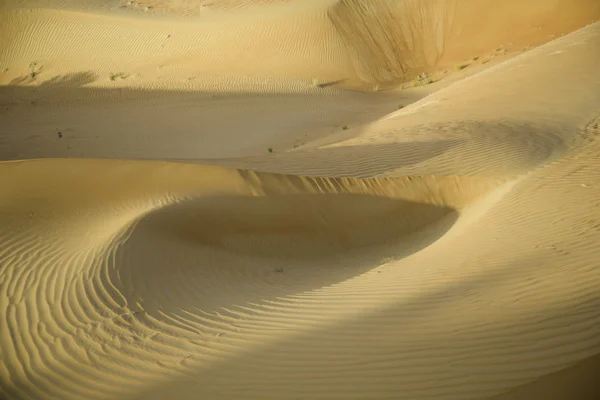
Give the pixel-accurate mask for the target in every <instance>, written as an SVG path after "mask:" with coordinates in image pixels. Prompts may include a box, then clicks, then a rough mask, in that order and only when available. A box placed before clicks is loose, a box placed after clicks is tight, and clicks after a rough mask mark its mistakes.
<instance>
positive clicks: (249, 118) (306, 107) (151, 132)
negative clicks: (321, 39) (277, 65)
mask: <svg viewBox="0 0 600 400" xmlns="http://www.w3.org/2000/svg"><path fill="white" fill-rule="evenodd" d="M94 79H95V77H94V76H93V74H92V73H90V72H82V73H78V74H70V75H66V76H60V77H54V78H52V79H50V80H48V81H46V82H44V83H41V84H40V85H38V86H30V85H28V86H14V85H13V86H0V125H1V126H2V129H1V131H0V160H18V159H31V158H127V159H139V158H149V159H158V160H164V159H211V158H216V157H219V158H223V157H248V156H257V155H263V154H264V155H269V152H268V149H269V148H273V149H274V153H282V152H286V151H287V150H292V149H294V148H295V147H297V146H302V145H303V144H305V143H308V142H311V141H312V140H317V139H322V138H324V137H328V136H329V135H333V134H337V133H340V132H342V131H343V130H342V127H343V126H346V125H348V126H350V127H351V129H350V130H349V131H347V132H348V135H349V136H350V137H351V136H353V135H360V134H361V132H362V128H361V126H362V125H365V124H366V125H368V124H370V123H371V122H373V121H375V120H377V119H378V118H380V117H382V116H384V115H387V114H389V113H391V112H394V111H397V110H398V105H399V104H402V105H404V106H406V105H408V104H410V103H412V102H414V101H417V100H419V97H417V96H416V95H415V94H411V93H404V92H401V93H398V92H396V93H392V92H379V93H373V92H354V91H348V90H342V89H337V88H334V87H325V88H322V89H317V90H315V91H314V93H301V92H300V93H283V92H279V93H278V92H276V91H273V88H272V87H267V86H265V91H268V93H257V92H247V93H244V92H223V91H218V92H210V91H202V92H198V91H196V92H194V91H175V90H161V89H156V90H141V89H136V88H123V87H118V88H117V87H115V88H95V87H89V86H85V85H86V84H89V83H91V82H92V81H93V80H94ZM103 79H104V78H103ZM105 79H106V82H108V84H109V85H110V84H111V83H110V82H111V81H110V80H109V78H108V77H105ZM115 85H116V83H115ZM253 90H256V88H254V89H253ZM58 132H61V134H62V136H59V135H58ZM343 132H346V131H343ZM272 155H275V154H272Z"/></svg>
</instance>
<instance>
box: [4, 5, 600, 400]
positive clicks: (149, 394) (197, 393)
mask: <svg viewBox="0 0 600 400" xmlns="http://www.w3.org/2000/svg"><path fill="white" fill-rule="evenodd" d="M175 3H177V2H170V3H168V4H169V7H171V8H170V10H171V11H169V12H173V11H172V10H174V9H178V7H184V6H185V4H184V3H185V2H181V3H177V4H179V5H175ZM217 3H218V2H217ZM221 3H222V4H221ZM266 3H268V4H266V5H265V6H264V7H266V8H265V10H267V9H268V10H269V13H272V14H268V15H271V16H272V25H265V24H264V21H263V22H261V23H257V22H250V20H251V19H252V18H256V17H252V18H250V17H248V15H259V14H260V13H258V12H257V11H256V10H259V9H260V7H259V6H258V5H256V4H251V3H250V2H248V1H242V0H239V1H229V2H220V3H218V4H217V5H219V7H217V5H215V6H214V7H213V8H215V12H217V9H218V10H221V11H218V12H219V13H224V14H222V15H221V14H219V15H221V16H220V17H219V18H224V19H223V20H221V19H219V23H214V26H212V27H210V29H209V28H207V27H206V26H205V25H203V26H202V27H201V28H200V29H206V31H205V33H202V32H199V31H198V30H197V29H198V28H194V27H191V26H189V25H186V24H188V23H189V22H190V21H189V20H185V21H179V22H177V23H175V22H173V21H170V22H168V21H166V20H164V19H162V20H158V19H155V18H149V19H148V20H142V19H139V18H137V17H136V18H137V19H131V20H130V21H129V20H127V19H126V18H125V17H123V16H122V15H121V14H119V15H118V16H115V15H116V14H115V15H112V14H111V15H108V16H107V15H100V14H90V13H82V12H81V10H80V11H77V12H73V11H67V12H65V11H60V12H59V11H56V10H37V11H34V12H24V11H23V9H22V8H18V7H13V8H11V9H10V10H6V11H5V10H3V11H1V12H2V13H4V14H2V15H3V18H7V19H5V20H10V21H12V22H11V24H7V25H3V27H2V28H1V29H4V31H3V32H8V33H10V34H11V35H13V36H12V38H13V39H14V40H16V42H11V43H17V44H16V45H10V46H8V45H7V46H4V47H2V52H0V54H1V55H2V58H0V62H4V63H6V64H7V65H8V67H7V68H9V71H7V72H6V73H5V74H4V75H2V77H3V78H2V79H4V80H3V81H2V82H4V83H5V86H2V87H0V104H1V105H2V110H1V111H0V126H1V127H2V128H0V129H1V131H0V154H1V155H2V160H8V161H5V162H2V163H0V316H1V318H2V320H1V323H0V398H2V399H4V398H6V399H56V398H58V399H165V398H169V399H198V398H202V399H221V398H222V399H232V398H235V399H238V398H239V399H243V398H245V399H298V398H314V399H325V398H326V399H334V398H344V399H490V400H491V399H498V400H500V399H529V398H548V399H565V398H577V399H580V398H581V399H594V398H597V395H598V394H599V388H598V386H597V379H596V377H597V374H596V371H597V368H598V360H597V356H598V354H599V353H600V313H599V311H598V310H600V297H599V293H600V270H599V269H598V259H600V244H599V242H598V237H599V234H600V231H599V227H600V220H599V219H598V215H600V203H599V200H598V199H600V172H599V171H600V168H599V167H600V165H599V163H600V142H598V137H599V135H600V128H599V126H600V95H599V94H600V73H599V72H598V68H597V66H598V65H600V50H599V49H600V25H599V24H598V23H596V24H593V25H590V26H587V27H586V28H584V29H581V30H579V31H577V32H574V33H572V34H570V35H567V36H565V37H564V38H560V39H558V40H555V41H552V42H551V43H548V44H546V45H544V46H541V47H538V48H535V49H533V50H531V51H529V52H526V53H523V54H521V55H519V56H517V57H515V58H512V59H510V60H507V61H504V62H497V63H495V65H494V66H492V67H490V68H488V69H485V70H483V71H482V72H480V73H473V75H472V76H470V77H467V78H465V79H458V78H456V80H457V81H456V82H455V83H453V84H446V83H444V80H442V81H440V82H437V83H435V84H432V85H429V88H428V87H417V88H412V89H408V90H405V91H383V92H357V91H349V90H347V89H343V88H342V87H339V86H336V85H337V84H333V85H329V84H328V83H327V82H335V81H336V80H337V79H342V78H344V77H347V76H348V74H350V72H348V71H352V73H353V74H354V75H353V76H354V78H353V79H357V81H361V79H362V78H360V77H361V76H366V75H365V72H364V71H371V72H372V71H376V72H377V71H380V70H379V68H380V67H381V66H382V65H388V64H386V63H385V62H384V61H381V60H380V61H378V62H375V63H373V60H369V59H363V58H361V57H360V56H358V55H357V54H359V53H360V52H361V51H362V50H360V49H362V48H364V46H365V42H360V41H357V40H354V39H348V37H344V34H341V35H339V34H335V33H333V32H332V33H331V34H330V33H326V32H330V31H329V28H328V25H327V24H325V22H324V21H328V20H329V18H330V16H331V15H332V14H331V13H332V10H334V9H335V10H334V11H335V12H341V11H340V10H339V7H342V6H343V7H345V8H343V7H342V8H343V10H345V11H344V12H346V13H347V14H348V15H350V16H352V15H354V14H352V13H353V12H355V11H354V10H355V9H354V8H352V5H353V3H352V2H339V3H336V4H328V5H326V6H323V5H319V6H318V7H316V6H315V7H312V6H311V7H312V8H311V7H309V6H306V5H303V6H298V5H294V6H293V7H292V6H290V7H289V8H286V7H285V5H286V2H285V1H283V0H282V1H272V2H266ZM289 3H290V4H291V3H292V2H289ZM309 3H310V2H309ZM541 3H543V2H540V4H541ZM65 4H66V3H65ZM159 4H167V2H165V3H156V4H155V6H156V9H158V8H159ZM307 4H308V3H307ZM381 4H384V2H382V3H381ZM415 4H416V3H415ZM440 4H441V2H440ZM449 4H450V2H447V4H446V6H449ZM457 4H458V6H460V5H461V3H460V2H457ZM584 4H585V2H582V3H581V10H583V9H585V6H584ZM405 5H406V6H408V5H410V4H409V2H406V4H405ZM458 6H457V7H458ZM65 7H66V6H65ZM294 7H295V8H294ZM336 7H337V8H336ZM67 8H68V7H67ZM165 9H166V7H165ZM548 9H552V7H550V6H549V7H548ZM386 10H387V9H386ZM416 10H417V11H418V10H420V9H419V8H417V9H416ZM581 10H580V11H578V12H581ZM589 10H591V9H588V11H589ZM157 11H158V10H157ZM167 11H168V10H167ZM167 11H165V12H167ZM434 11H436V12H439V13H443V12H445V11H440V10H439V9H438V8H436V9H434ZM123 12H125V11H123ZM127 12H130V11H127ZM131 12H133V11H131ZM255 12H256V14H253V13H255ZM499 12H500V11H499ZM150 13H151V12H150ZM237 13H241V14H240V15H246V16H245V17H244V18H245V19H240V21H239V25H240V26H241V27H240V30H239V31H237V33H236V32H230V33H228V34H227V33H224V32H225V29H224V28H223V25H221V24H229V25H227V26H228V27H231V26H233V25H235V24H234V23H233V22H225V21H226V20H227V18H231V16H232V15H238V14H237ZM547 13H548V15H550V11H547ZM9 14H10V18H8V17H7V16H8V15H9ZM575 14H577V12H574V11H573V12H572V14H569V15H571V17H570V18H575V17H573V15H575ZM188 15H195V14H194V13H193V12H191V11H190V13H188ZM338 15H341V14H338ZM386 15H387V14H386ZM413 15H414V14H413ZM427 15H429V14H427ZM294 18H297V21H301V23H300V22H298V23H297V25H294V26H296V27H298V26H302V27H303V29H305V28H306V27H307V26H312V27H313V28H314V29H313V30H311V32H312V33H313V34H315V35H317V36H319V37H321V38H326V39H327V40H326V42H327V43H329V45H330V46H331V47H330V48H325V50H323V51H322V52H321V50H319V48H317V47H315V48H312V49H311V48H305V47H300V48H301V49H302V51H300V50H299V48H294V47H293V46H294V45H293V44H291V43H286V42H290V41H289V40H287V41H286V40H284V38H283V37H281V38H280V39H281V42H279V43H281V45H282V46H284V47H285V46H288V47H285V48H286V49H287V50H285V51H283V50H281V49H280V51H279V54H273V56H272V58H268V57H266V58H264V59H262V60H255V61H254V62H253V63H249V64H248V65H247V66H246V67H247V70H246V72H244V71H245V70H244V65H240V64H239V63H238V64H230V63H229V62H226V61H224V58H221V57H220V56H219V55H218V53H216V51H217V50H215V49H217V48H218V45H217V44H215V43H221V44H222V43H226V42H227V40H229V43H230V47H228V49H229V50H227V51H225V52H224V53H228V52H229V53H231V54H238V55H240V54H245V53H243V51H242V50H240V49H242V48H244V46H245V45H243V44H239V47H238V48H237V49H238V50H235V51H234V50H232V49H235V45H236V41H235V40H234V39H235V37H236V34H240V33H241V32H244V34H245V35H249V34H250V32H252V31H253V30H254V32H255V33H256V36H257V38H256V41H255V44H256V46H258V47H260V46H259V44H260V42H261V40H262V41H263V43H268V42H269V41H271V40H272V37H273V36H282V33H283V32H287V33H288V34H289V35H290V36H288V39H289V37H291V36H293V34H294V33H293V32H295V30H293V29H292V30H291V31H289V30H287V31H286V30H285V29H284V28H283V27H279V28H277V26H279V25H278V24H279V23H280V22H281V21H284V20H285V22H286V23H289V22H290V21H291V20H293V19H294ZM407 18H408V17H407ZM350 19H352V18H350ZM565 20H569V18H565ZM23 21H27V24H25V25H19V23H20V22H23ZM53 21H55V22H56V21H67V22H66V23H65V24H64V25H61V24H58V23H55V22H53ZM306 21H313V22H311V24H313V25H310V24H308V25H306V24H305V23H306ZM44 24H46V25H44ZM372 25H373V24H371V23H369V24H366V25H365V26H372ZM23 26H28V27H30V28H31V31H30V34H32V35H34V34H35V33H34V32H39V33H37V35H38V36H37V38H39V39H40V40H42V39H44V38H45V37H48V38H49V39H48V42H47V43H46V45H47V44H48V43H59V42H56V41H55V39H52V35H54V37H55V38H56V37H60V36H63V37H65V38H66V39H65V43H71V44H73V43H84V42H85V40H87V39H86V38H88V37H92V36H94V35H91V34H89V33H85V32H86V31H85V29H90V32H93V33H95V34H97V35H96V39H95V41H96V43H98V44H99V47H97V48H96V49H95V50H96V51H95V52H94V51H91V50H80V51H78V52H73V54H74V55H73V56H69V55H68V54H67V53H68V52H67V50H61V48H58V47H55V48H48V50H47V53H43V52H42V50H44V49H46V48H47V46H46V45H39V44H37V42H35V41H32V42H27V41H23V40H21V41H20V42H19V41H18V40H17V39H16V38H19V37H23V34H22V31H21V29H22V27H23ZM44 26H47V28H44ZM281 26H284V24H283V23H281ZM349 26H350V25H349ZM49 27H53V28H49ZM75 27H77V28H75ZM90 27H92V28H90ZM172 28H177V29H180V31H177V32H179V33H178V34H181V38H180V39H179V40H180V41H179V42H177V45H176V46H174V48H173V49H172V51H173V53H172V54H171V56H174V57H175V56H177V57H180V56H181V55H182V54H186V53H188V54H193V53H189V52H190V51H191V50H190V49H192V48H193V47H192V45H193V43H194V42H195V41H197V40H199V39H202V40H205V42H204V43H205V44H203V45H202V46H204V47H202V46H201V48H202V49H203V51H207V49H209V48H210V46H214V48H213V50H212V51H207V55H206V60H209V61H210V62H206V63H202V62H198V61H193V62H190V63H186V62H185V61H181V60H183V58H179V59H177V60H178V61H173V63H172V70H171V72H169V73H165V74H164V75H162V81H161V79H158V78H159V76H160V75H159V74H158V73H155V72H152V73H149V72H143V73H142V72H139V71H142V69H143V68H142V69H140V70H139V71H138V72H136V73H135V74H137V75H135V74H134V75H133V76H129V75H127V74H126V73H124V75H127V76H126V77H123V76H113V77H114V78H115V79H114V80H113V79H111V78H110V76H109V74H110V72H109V71H112V70H113V69H114V62H116V61H117V60H122V61H123V62H124V63H128V62H129V63H131V64H130V65H128V68H131V69H135V68H138V67H139V65H141V64H143V63H142V62H137V63H136V62H135V58H136V57H135V56H134V54H135V53H133V52H131V53H132V54H131V55H130V54H127V52H126V50H127V49H128V46H126V45H122V47H119V45H116V47H111V45H110V43H111V41H112V40H113V39H114V38H115V37H113V36H111V35H114V34H115V33H113V32H117V33H116V34H117V35H118V34H123V35H129V36H128V37H129V38H132V37H138V38H139V37H141V38H144V40H142V41H141V42H137V43H142V42H144V41H145V40H146V39H149V38H152V37H153V35H155V36H156V38H162V35H164V34H167V35H168V34H169V33H168V31H169V29H172ZM53 29H56V30H57V32H58V33H52V31H53ZM61 29H62V31H61ZM69 29H74V31H73V32H79V33H80V35H79V36H77V35H71V36H68V35H66V32H68V31H69ZM244 29H246V31H244ZM261 29H264V30H261ZM465 29H466V28H465ZM134 32H135V33H134ZM206 32H212V33H206ZM261 32H262V33H261ZM273 32H278V34H277V35H273ZM99 33H102V34H99ZM172 34H173V35H174V36H175V34H174V33H172ZM86 35H88V36H86ZM194 35H195V36H194ZM204 35H208V36H210V35H213V36H212V38H213V39H210V40H209V39H206V38H204ZM227 35H229V36H227ZM261 35H262V36H261ZM228 37H229V39H227V38H228ZM361 37H366V36H364V35H363V36H361ZM214 38H217V39H218V40H217V39H214ZM248 40H250V39H249V38H248ZM348 40H351V41H352V43H354V47H350V48H348V47H347V41H348ZM53 41H54V42H53ZM69 41H70V42H69ZM345 41H346V42H345ZM103 43H104V44H103ZM147 43H154V42H152V40H150V41H149V42H147ZM275 43H278V42H275ZM336 43H338V44H340V43H341V44H342V47H340V48H338V50H336V51H337V52H338V53H335V51H333V50H331V49H332V48H337V47H336V46H337V44H336ZM3 44H4V43H3ZM152 46H153V45H152V44H148V47H147V48H145V47H143V46H142V47H141V48H138V47H136V46H134V48H136V49H137V50H136V51H137V57H138V58H139V60H142V61H144V62H146V61H147V64H148V65H150V66H156V65H157V64H160V63H162V59H161V57H163V56H164V53H161V52H156V51H155V49H154V48H153V47H152ZM261 46H264V45H261ZM258 47H257V48H258ZM119 48H120V49H121V50H118V49H119ZM111 49H112V50H111ZM92 50H93V49H92ZM61 51H64V53H62V54H63V55H64V57H62V58H61V57H57V56H56V54H61ZM85 51H90V54H91V53H97V54H98V56H97V61H98V62H97V64H94V62H93V61H91V59H90V60H88V57H83V56H81V54H82V53H84V52H85ZM119 51H121V53H120V54H118V52H119ZM169 51H171V50H169ZM332 51H333V52H332ZM236 52H237V53H236ZM353 52H354V53H353ZM42 53H43V54H42ZM78 54H79V55H78ZM327 54H339V55H340V56H339V57H337V56H334V57H333V58H334V59H335V60H334V62H332V63H325V64H324V63H323V62H322V61H323V59H322V58H320V57H324V56H325V55H327ZM351 54H353V55H351ZM385 54H389V52H386V53H385ZM456 54H458V52H457V53H456ZM197 56H198V55H197V54H195V55H193V57H191V58H190V59H191V60H196V58H195V57H197ZM69 57H71V58H69ZM211 57H212V58H211ZM304 57H305V58H307V60H305V61H302V60H303V59H304ZM77 59H79V60H80V61H82V62H87V63H89V64H86V65H85V68H82V69H80V70H77V67H76V66H74V65H73V64H72V63H71V61H73V60H77ZM32 60H37V61H36V63H37V64H36V65H33V66H31V65H30V64H29V63H31V62H32ZM342 60H346V61H348V60H350V62H349V63H347V62H346V61H342ZM356 60H359V61H361V64H360V65H362V67H360V68H359V67H357V65H358V64H356ZM217 62H222V64H218V63H217ZM215 63H217V64H215ZM269 63H272V64H269ZM286 63H287V64H286ZM472 64H473V63H472ZM490 64H494V61H491V62H490ZM19 65H24V68H25V70H26V71H25V73H23V71H21V70H18V71H17V72H15V71H14V70H13V68H21V67H18V66H19ZM40 65H42V66H43V67H42V68H38V67H39V66H40ZM215 65H221V66H223V67H226V66H227V68H229V69H223V71H222V75H221V76H219V71H217V70H216V69H215V70H214V71H212V72H210V71H208V69H209V68H215ZM269 65H272V66H273V68H272V69H271V68H270V67H269ZM286 65H287V66H286ZM323 65H327V66H328V67H327V68H329V67H330V66H332V65H333V67H332V68H331V69H327V68H324V67H323ZM388 66H389V65H388ZM363 67H364V68H363ZM28 68H30V69H31V71H29V70H28ZM51 68H54V69H51ZM140 68H141V67H140ZM152 68H154V67H152ZM194 68H196V70H195V73H197V74H198V77H197V78H194V79H191V80H185V79H186V77H187V76H188V75H189V74H190V71H192V70H193V69H194ZM286 68H287V69H286ZM361 68H363V69H361ZM382 68H383V67H382ZM470 68H472V69H475V68H477V67H476V66H475V65H474V64H473V65H471V66H470V67H469V68H467V71H468V70H469V69H470ZM150 70H151V69H150V68H149V67H148V68H146V69H144V71H150ZM382 70H385V68H383V69H382ZM391 70H392V71H396V72H395V73H397V72H398V71H400V69H398V68H395V67H394V68H392V69H391ZM28 71H29V72H28ZM47 71H53V72H48V73H47ZM270 71H277V72H273V74H272V76H270V75H269V74H270V73H271V72H270ZM327 71H329V72H327ZM357 71H363V72H361V73H359V72H357ZM46 73H47V74H46ZM378 73H379V72H377V73H372V74H371V75H370V76H372V77H373V76H379V75H377V74H378ZM462 73H463V72H458V73H457V74H462ZM11 74H13V75H11ZM44 74H46V75H44ZM103 74H104V75H103ZM328 74H329V75H328ZM361 74H363V75H361ZM190 76H191V75H190ZM56 77H58V78H56ZM100 77H103V78H100ZM313 77H314V78H313ZM15 79H16V80H15ZM312 79H317V83H316V84H315V83H313V82H312ZM369 79H371V78H369ZM373 79H375V78H373ZM377 79H384V80H387V79H388V78H385V77H381V76H380V77H378V78H376V80H377ZM394 79H395V78H394ZM452 79H455V78H452V77H449V78H448V81H451V80H452ZM11 82H12V83H11ZM321 82H326V84H325V85H321ZM361 82H365V81H361ZM366 82H367V83H368V84H371V83H372V82H371V81H369V80H368V79H367V81H366ZM436 85H437V86H436ZM213 96H214V97H213ZM32 102H33V104H32ZM399 105H405V107H403V108H401V109H399V107H398V106H399ZM344 126H346V127H347V128H348V129H344V128H343V127H344ZM59 132H60V135H59ZM268 148H272V149H274V152H273V153H269V152H268ZM57 157H82V159H68V158H57ZM27 158H40V159H35V160H23V159H27ZM99 158H113V160H107V159H99ZM114 158H120V159H121V160H114ZM126 158H145V159H155V160H154V161H148V160H146V161H140V160H137V161H134V160H123V159H126ZM11 160H12V161H11ZM158 160H170V161H178V162H165V161H158ZM202 164H204V165H202ZM208 164H212V165H208ZM595 374H596V375H595ZM594 385H596V386H594ZM594 396H596V397H594Z"/></svg>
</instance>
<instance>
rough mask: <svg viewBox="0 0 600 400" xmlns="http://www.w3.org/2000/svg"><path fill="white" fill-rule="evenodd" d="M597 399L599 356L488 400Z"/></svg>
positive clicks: (599, 395)
mask: <svg viewBox="0 0 600 400" xmlns="http://www.w3.org/2000/svg"><path fill="white" fill-rule="evenodd" d="M531 399H544V400H566V399H573V400H598V399H600V354H597V355H595V356H592V357H588V358H586V359H584V360H582V361H579V362H577V363H576V364H575V365H573V366H571V367H568V368H565V369H562V370H560V371H558V372H554V373H552V374H548V375H546V376H543V377H541V378H540V379H538V380H536V381H535V382H532V383H530V384H527V385H523V386H519V387H518V388H515V389H513V390H511V391H509V392H507V393H503V394H501V395H498V396H494V397H489V398H488V399H486V400H531Z"/></svg>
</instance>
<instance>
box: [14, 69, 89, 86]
mask: <svg viewBox="0 0 600 400" xmlns="http://www.w3.org/2000/svg"><path fill="white" fill-rule="evenodd" d="M37 75H38V74H36V73H35V72H31V73H29V74H27V75H24V76H21V77H18V78H15V79H13V80H12V81H11V82H10V83H9V85H8V86H9V87H10V86H18V85H21V84H24V83H32V82H35V80H36V77H37ZM97 78H98V76H97V75H96V74H95V73H93V72H91V71H88V72H77V73H72V74H66V75H57V76H55V77H52V78H50V79H49V80H47V81H43V82H42V83H40V84H39V85H38V86H36V87H35V88H36V89H38V90H47V89H55V88H78V87H81V86H85V85H87V84H89V83H92V82H94V81H95V80H96V79H97Z"/></svg>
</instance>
